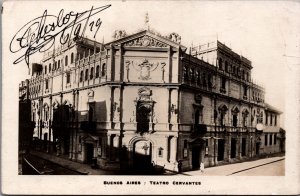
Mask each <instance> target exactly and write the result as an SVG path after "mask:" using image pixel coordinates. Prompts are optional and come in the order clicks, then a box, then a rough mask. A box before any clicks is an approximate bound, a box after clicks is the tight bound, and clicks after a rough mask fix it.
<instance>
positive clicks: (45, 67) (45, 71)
mask: <svg viewBox="0 0 300 196" xmlns="http://www.w3.org/2000/svg"><path fill="white" fill-rule="evenodd" d="M45 74H47V65H45Z"/></svg>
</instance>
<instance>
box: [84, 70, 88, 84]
mask: <svg viewBox="0 0 300 196" xmlns="http://www.w3.org/2000/svg"><path fill="white" fill-rule="evenodd" d="M88 78H89V70H88V69H86V70H85V77H84V79H85V81H86V80H88Z"/></svg>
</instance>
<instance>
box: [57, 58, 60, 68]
mask: <svg viewBox="0 0 300 196" xmlns="http://www.w3.org/2000/svg"><path fill="white" fill-rule="evenodd" d="M59 68H60V60H58V62H57V69H59Z"/></svg>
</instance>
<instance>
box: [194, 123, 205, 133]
mask: <svg viewBox="0 0 300 196" xmlns="http://www.w3.org/2000/svg"><path fill="white" fill-rule="evenodd" d="M205 133H207V126H206V125H205V124H194V130H193V134H196V135H203V134H205Z"/></svg>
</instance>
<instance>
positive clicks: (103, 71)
mask: <svg viewBox="0 0 300 196" xmlns="http://www.w3.org/2000/svg"><path fill="white" fill-rule="evenodd" d="M105 75H106V64H105V63H104V64H103V65H102V72H101V76H102V77H103V76H105Z"/></svg>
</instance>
